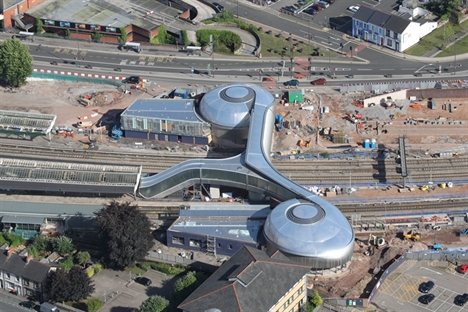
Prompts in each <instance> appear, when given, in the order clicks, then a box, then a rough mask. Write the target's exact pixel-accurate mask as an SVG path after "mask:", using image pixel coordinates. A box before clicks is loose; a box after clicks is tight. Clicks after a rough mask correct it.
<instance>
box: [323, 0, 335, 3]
mask: <svg viewBox="0 0 468 312" xmlns="http://www.w3.org/2000/svg"><path fill="white" fill-rule="evenodd" d="M323 1H325V2H328V3H329V4H333V3H335V0H323Z"/></svg>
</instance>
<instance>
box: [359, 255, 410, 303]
mask: <svg viewBox="0 0 468 312" xmlns="http://www.w3.org/2000/svg"><path fill="white" fill-rule="evenodd" d="M407 255H408V253H406V254H404V255H403V256H401V257H400V258H399V259H398V260H396V261H395V262H394V263H392V264H391V265H390V266H389V267H388V269H387V270H385V272H384V273H383V274H382V276H381V277H380V279H379V280H378V281H377V284H376V285H375V286H374V288H373V289H372V291H371V293H370V294H369V298H368V300H369V302H371V300H372V298H373V297H374V295H375V294H376V293H377V291H378V290H379V287H380V285H382V284H383V282H385V279H386V278H387V277H388V275H390V274H391V273H392V272H393V271H395V270H396V269H397V268H398V267H399V266H400V265H401V264H402V263H403V262H405V259H406V256H407Z"/></svg>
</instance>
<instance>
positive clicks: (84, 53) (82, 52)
mask: <svg viewBox="0 0 468 312" xmlns="http://www.w3.org/2000/svg"><path fill="white" fill-rule="evenodd" d="M80 54H81V55H82V56H85V55H86V54H88V51H81V52H80Z"/></svg>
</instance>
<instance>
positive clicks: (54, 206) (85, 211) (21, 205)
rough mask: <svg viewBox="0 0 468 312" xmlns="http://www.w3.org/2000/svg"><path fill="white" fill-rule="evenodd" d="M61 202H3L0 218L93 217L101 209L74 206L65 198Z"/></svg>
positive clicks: (99, 207) (82, 205)
mask: <svg viewBox="0 0 468 312" xmlns="http://www.w3.org/2000/svg"><path fill="white" fill-rule="evenodd" d="M63 200H64V202H63V203H47V202H34V201H22V202H19V201H5V200H3V201H1V202H0V217H1V216H3V217H6V216H11V215H16V216H17V215H22V216H28V215H34V216H35V217H38V216H41V217H70V216H86V217H88V216H89V217H90V216H93V217H94V212H96V211H99V210H100V209H101V208H102V207H103V204H74V203H69V202H67V199H66V198H64V199H63ZM86 217H85V218H86Z"/></svg>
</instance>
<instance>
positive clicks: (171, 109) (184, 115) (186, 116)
mask: <svg viewBox="0 0 468 312" xmlns="http://www.w3.org/2000/svg"><path fill="white" fill-rule="evenodd" d="M121 116H122V117H144V118H154V119H170V120H181V121H192V122H203V121H202V120H201V119H199V118H198V116H197V114H196V113H195V110H194V100H192V99H184V100H179V99H138V100H136V101H135V102H133V103H132V104H131V105H130V106H129V107H128V108H127V109H126V110H125V111H124V112H123V113H122V115H121Z"/></svg>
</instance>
